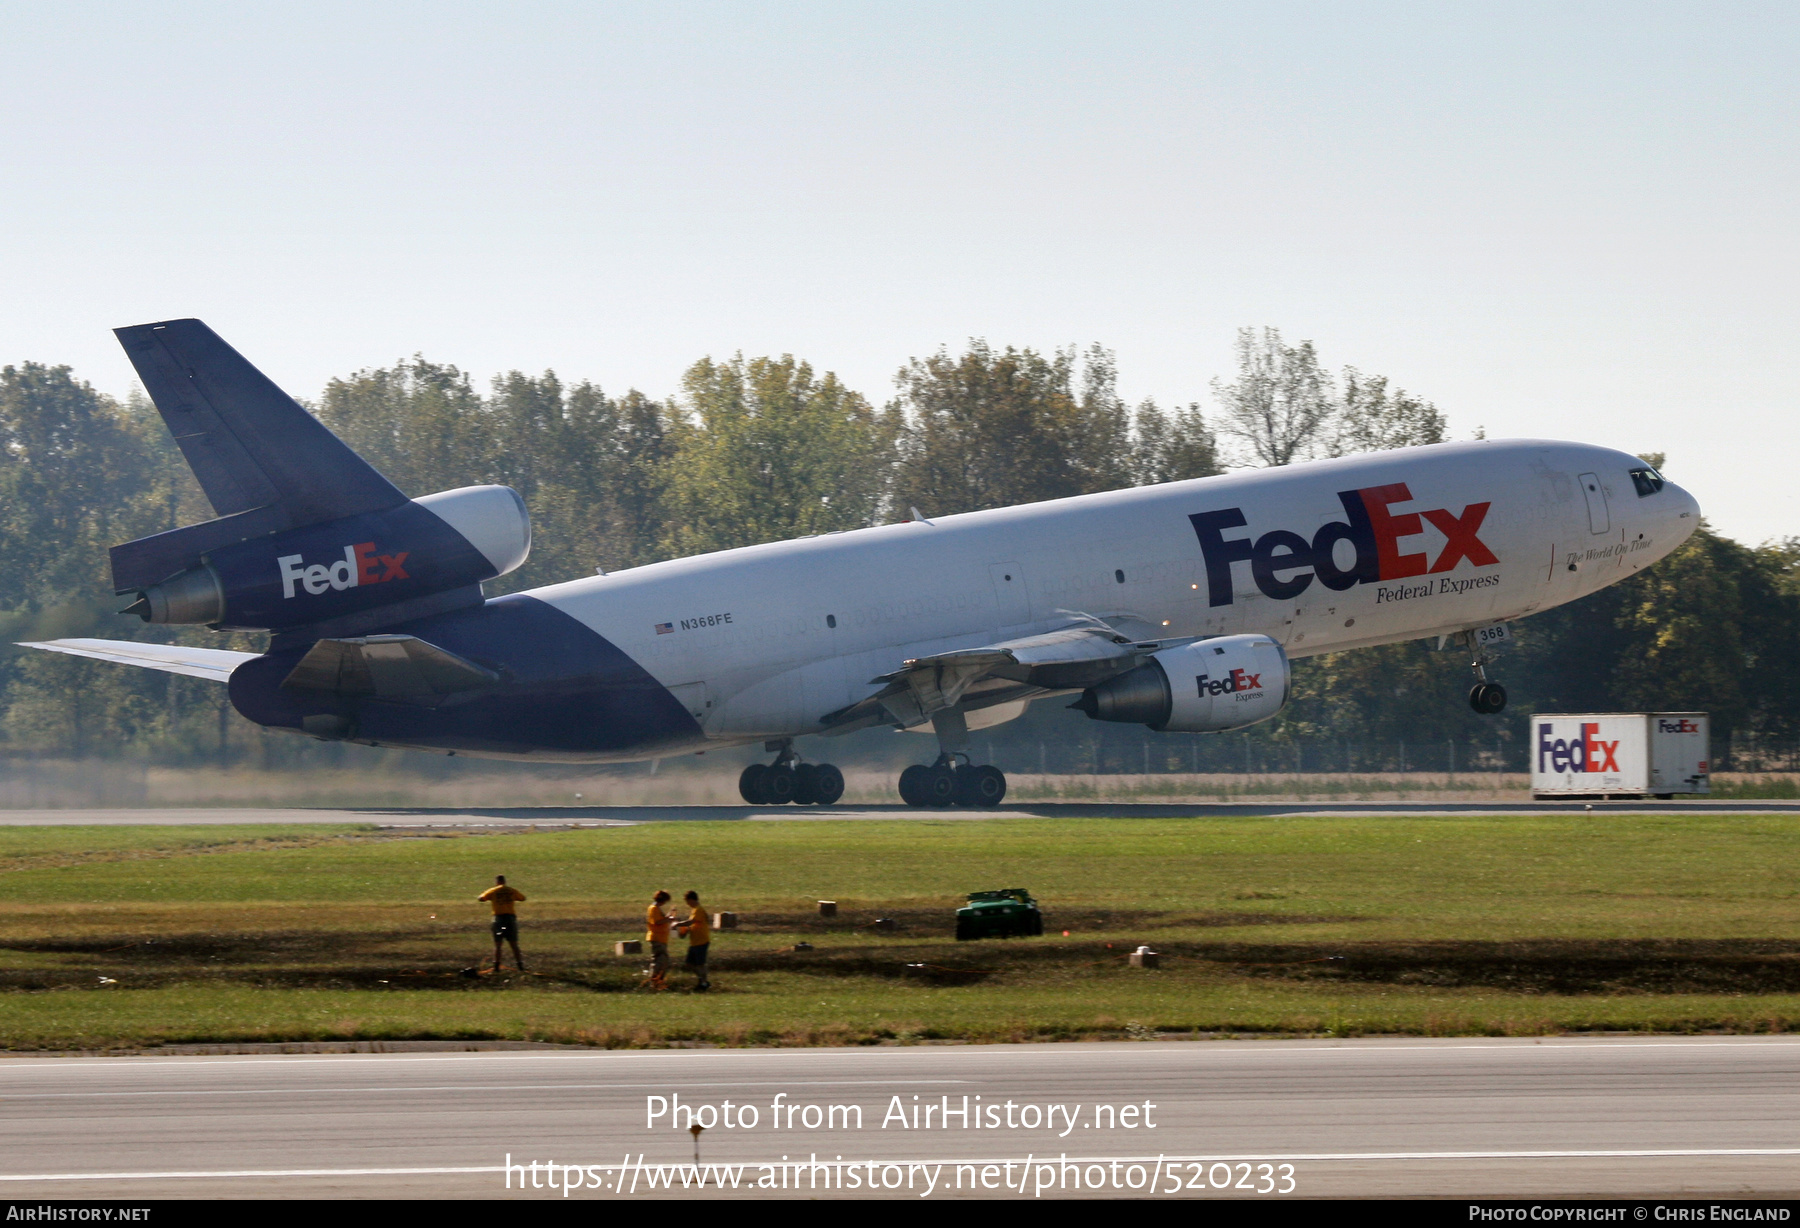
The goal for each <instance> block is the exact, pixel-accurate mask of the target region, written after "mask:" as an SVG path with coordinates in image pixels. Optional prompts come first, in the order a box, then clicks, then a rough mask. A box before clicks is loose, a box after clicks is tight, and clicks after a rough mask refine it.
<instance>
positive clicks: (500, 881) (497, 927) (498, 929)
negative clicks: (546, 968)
mask: <svg viewBox="0 0 1800 1228" xmlns="http://www.w3.org/2000/svg"><path fill="white" fill-rule="evenodd" d="M475 898H476V899H478V900H480V901H482V902H483V903H485V904H487V905H489V906H490V907H492V908H493V910H494V971H495V972H498V971H500V961H501V956H500V943H501V942H502V940H504V941H506V942H510V943H511V944H512V951H513V963H515V964H517V965H518V966H519V971H520V972H523V971H525V959H524V957H523V956H521V955H520V954H519V914H518V910H517V909H515V908H514V907H513V905H515V904H522V903H524V902H525V893H524V892H523V891H520V890H519V889H518V888H517V887H508V886H507V885H506V875H504V874H496V875H494V885H493V886H492V887H489V888H488V889H487V890H486V891H483V892H482V893H481V894H480V895H478V896H476V897H475Z"/></svg>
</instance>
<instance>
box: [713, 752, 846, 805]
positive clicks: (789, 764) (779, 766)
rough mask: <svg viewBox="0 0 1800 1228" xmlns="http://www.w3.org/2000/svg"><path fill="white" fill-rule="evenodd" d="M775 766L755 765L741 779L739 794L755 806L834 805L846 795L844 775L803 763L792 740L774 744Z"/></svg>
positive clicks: (833, 769)
mask: <svg viewBox="0 0 1800 1228" xmlns="http://www.w3.org/2000/svg"><path fill="white" fill-rule="evenodd" d="M763 749H765V750H773V751H779V752H780V753H779V754H777V755H776V756H775V762H774V763H752V764H751V765H750V766H749V767H747V768H745V769H744V771H743V774H742V775H740V776H739V777H738V794H739V795H740V796H741V797H742V798H743V799H744V800H745V801H746V802H749V803H750V804H751V805H752V806H785V805H787V804H788V803H789V802H792V803H793V804H794V805H796V806H830V805H833V804H834V803H835V802H836V801H837V800H838V798H840V797H842V796H844V774H843V773H842V772H840V771H838V770H837V768H835V767H833V766H832V765H831V764H829V763H801V762H800V756H799V754H798V753H797V752H796V751H795V750H794V744H793V742H792V741H790V740H787V739H783V740H782V741H779V742H771V743H769V744H768V745H767V746H765V747H764V748H763Z"/></svg>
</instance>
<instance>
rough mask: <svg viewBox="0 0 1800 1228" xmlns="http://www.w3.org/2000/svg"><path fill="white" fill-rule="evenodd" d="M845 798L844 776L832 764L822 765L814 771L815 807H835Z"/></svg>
mask: <svg viewBox="0 0 1800 1228" xmlns="http://www.w3.org/2000/svg"><path fill="white" fill-rule="evenodd" d="M842 796H844V774H843V773H842V772H840V771H838V770H837V768H836V767H834V766H833V765H832V764H829V763H821V764H819V765H818V766H817V767H815V768H814V769H813V805H815V806H835V805H836V804H837V800H838V798H840V797H842Z"/></svg>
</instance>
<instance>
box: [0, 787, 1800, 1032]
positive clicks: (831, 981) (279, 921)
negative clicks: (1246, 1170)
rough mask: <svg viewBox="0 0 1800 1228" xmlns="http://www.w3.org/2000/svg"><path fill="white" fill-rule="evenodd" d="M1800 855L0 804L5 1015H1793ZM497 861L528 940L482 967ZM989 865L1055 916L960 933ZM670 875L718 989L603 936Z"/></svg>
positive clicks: (913, 1024) (1775, 824) (1409, 1021)
mask: <svg viewBox="0 0 1800 1228" xmlns="http://www.w3.org/2000/svg"><path fill="white" fill-rule="evenodd" d="M1796 855H1800V817H1790V816H1784V815H1766V814H1759V815H1741V816H1722V815H1716V814H1706V815H1698V814H1696V815H1685V814H1676V815H1669V814H1658V815H1648V816H1629V815H1616V814H1604V815H1592V816H1586V815H1584V816H1574V815H1558V816H1552V817H1527V816H1499V817H1492V816H1456V817H1451V818H1356V819H1342V818H1311V817H1301V818H1292V819H1270V818H1220V819H1180V820H1135V819H1133V820H1054V821H1047V820H994V821H981V822H967V821H948V820H946V821H937V820H913V821H895V822H863V821H856V822H841V823H832V822H828V821H826V822H820V821H807V822H792V823H784V822H773V823H664V824H646V825H643V826H639V827H630V828H607V829H585V830H579V831H559V832H537V833H534V832H517V833H512V832H508V833H504V834H495V835H487V834H481V835H473V834H469V835H450V834H439V835H414V834H409V833H394V832H391V831H390V832H381V831H377V830H375V829H372V828H355V827H344V826H335V827H333V826H324V825H321V826H317V827H307V826H301V827H284V828H270V827H206V828H115V827H108V828H23V829H21V828H13V829H0V882H3V883H4V885H5V890H4V891H3V892H0V897H3V898H4V900H5V903H3V904H0V914H3V916H4V922H5V928H4V931H3V933H4V937H3V938H0V1004H3V1005H0V1043H4V1044H7V1045H9V1046H11V1047H14V1048H39V1047H106V1046H110V1045H135V1044H146V1043H157V1042H166V1041H178V1040H179V1041H207V1040H217V1041H246V1040H285V1039H336V1038H344V1039H399V1038H422V1037H442V1038H452V1039H454V1038H492V1039H548V1040H568V1041H573V1042H577V1043H594V1044H654V1043H665V1042H668V1041H675V1040H710V1041H717V1042H722V1043H818V1042H820V1041H844V1042H850V1041H869V1040H879V1039H888V1038H899V1039H903V1040H904V1039H908V1038H930V1037H942V1038H960V1039H971V1040H985V1039H1004V1038H1013V1037H1030V1036H1040V1037H1072V1036H1083V1035H1117V1034H1120V1033H1121V1032H1126V1033H1129V1034H1140V1033H1143V1032H1146V1031H1155V1032H1196V1031H1198V1032H1203V1033H1216V1032H1337V1033H1348V1032H1410V1033H1433V1034H1436V1033H1442V1034H1450V1033H1457V1032H1500V1033H1528V1032H1529V1033H1535V1032H1546V1031H1558V1030H1569V1029H1583V1028H1608V1029H1611V1028H1627V1029H1637V1028H1643V1029H1656V1030H1693V1029H1707V1028H1722V1029H1731V1030H1770V1029H1775V1030H1785V1029H1787V1028H1788V1027H1789V1026H1790V1025H1792V1024H1793V1023H1795V1022H1800V995H1797V993H1796V991H1800V932H1797V927H1796V922H1800V890H1797V889H1796V886H1795V882H1794V874H1793V871H1792V869H1791V867H1793V866H1794V865H1795V863H1796ZM496 873H504V874H506V875H507V876H508V878H509V880H510V881H511V882H513V883H514V884H515V885H517V886H518V887H520V888H521V889H522V890H524V891H525V892H526V894H527V895H528V897H529V902H528V903H527V904H525V905H524V906H523V907H522V909H521V912H522V915H523V932H524V944H525V950H526V956H527V960H528V963H530V964H531V968H532V972H531V975H528V976H525V977H517V976H510V975H509V976H508V977H505V978H495V977H492V976H482V977H478V978H470V977H467V976H464V975H462V970H463V969H464V968H467V967H470V966H473V965H475V964H477V963H478V962H479V961H480V960H482V959H483V957H484V956H485V955H487V954H488V953H489V952H491V943H490V941H489V939H488V937H487V935H486V932H485V931H486V927H485V920H486V909H485V908H484V907H483V906H481V905H478V904H476V903H475V901H474V898H473V897H474V896H475V895H476V894H477V893H478V892H480V891H481V890H482V889H483V888H485V887H486V886H487V885H488V884H490V883H491V882H492V879H493V875H494V874H496ZM1007 886H1024V887H1028V888H1029V889H1030V890H1031V891H1032V892H1033V893H1034V894H1036V895H1037V896H1038V898H1039V899H1040V900H1041V901H1043V903H1044V907H1045V910H1046V922H1047V929H1048V930H1049V932H1048V933H1047V934H1046V936H1045V937H1044V938H1041V939H1032V940H1028V941H1017V942H982V943H956V942H954V941H953V940H952V939H951V936H950V928H951V922H952V914H953V911H954V909H955V907H956V905H957V904H958V903H959V902H960V898H961V896H962V895H963V894H964V893H966V892H968V891H971V890H977V889H984V888H993V887H1007ZM657 887H666V888H667V889H669V890H671V891H673V892H675V893H677V895H679V893H680V892H682V891H684V890H686V889H688V888H690V887H692V888H694V889H697V890H699V891H700V892H701V893H702V896H703V898H704V899H705V901H706V903H707V904H708V905H709V906H710V907H711V908H714V909H730V910H732V911H736V912H739V913H740V914H742V915H743V918H744V928H743V929H741V930H738V931H728V932H725V933H723V934H721V935H719V937H718V941H717V945H716V946H715V948H714V950H715V952H716V954H715V960H716V961H717V963H716V970H715V981H716V982H717V983H718V984H719V987H720V991H719V992H716V993H714V994H712V995H708V996H699V995H692V994H689V993H686V992H674V993H665V994H650V993H647V992H643V991H642V990H641V988H640V982H639V980H638V978H637V976H636V966H637V965H636V961H634V960H630V959H619V958H616V957H614V956H612V954H611V943H612V942H613V941H614V940H616V939H619V938H629V937H636V936H638V932H639V926H640V924H641V922H640V921H639V918H641V916H642V909H643V905H644V903H645V902H646V899H647V897H648V895H649V893H650V892H651V891H652V890H654V889H655V888H657ZM819 899H835V900H838V901H839V902H840V906H841V909H842V915H841V916H840V917H839V918H838V919H837V920H835V921H825V920H823V919H821V918H819V917H818V916H817V915H816V910H815V908H814V904H815V902H816V901H817V900H819ZM878 916H885V917H888V918H890V919H893V920H895V921H896V922H897V927H896V928H895V929H893V930H891V931H890V930H877V929H875V928H873V926H872V924H871V923H872V922H873V920H874V919H875V918H876V917H878ZM1063 929H1069V930H1070V931H1071V933H1070V935H1069V936H1068V937H1063V936H1062V934H1061V931H1062V930H1063ZM796 942H806V943H810V944H812V946H813V948H814V949H813V950H812V951H795V950H794V949H793V947H794V944H795V943H796ZM1140 942H1142V943H1148V944H1150V945H1152V946H1154V947H1156V948H1157V949H1158V950H1161V951H1164V952H1165V953H1166V955H1167V958H1166V959H1165V961H1164V966H1163V968H1161V969H1159V970H1157V971H1154V972H1144V971H1140V970H1135V969H1129V968H1127V967H1125V962H1124V956H1125V953H1126V952H1127V951H1128V950H1130V949H1131V947H1133V946H1135V945H1137V944H1138V943H1140ZM676 984H677V986H678V987H679V986H681V985H683V984H685V981H684V978H683V977H682V976H681V975H680V974H679V973H678V974H677V977H676Z"/></svg>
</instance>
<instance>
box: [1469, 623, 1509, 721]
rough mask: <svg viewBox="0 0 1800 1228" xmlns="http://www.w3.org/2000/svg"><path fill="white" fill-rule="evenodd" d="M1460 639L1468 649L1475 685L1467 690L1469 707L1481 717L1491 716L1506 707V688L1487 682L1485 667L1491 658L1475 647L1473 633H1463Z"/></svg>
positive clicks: (1496, 683)
mask: <svg viewBox="0 0 1800 1228" xmlns="http://www.w3.org/2000/svg"><path fill="white" fill-rule="evenodd" d="M1462 638H1463V643H1464V644H1465V645H1467V647H1468V649H1469V656H1470V660H1469V668H1470V669H1472V670H1474V671H1475V685H1474V686H1472V687H1470V688H1469V707H1471V708H1473V709H1475V711H1477V712H1479V713H1481V715H1483V716H1493V715H1494V714H1495V713H1497V712H1499V711H1500V710H1501V709H1503V708H1505V707H1506V688H1505V687H1503V686H1501V685H1500V684H1499V683H1498V682H1490V681H1488V676H1487V666H1488V662H1489V661H1491V660H1493V658H1492V657H1490V656H1488V654H1487V653H1485V652H1483V651H1482V650H1481V649H1480V648H1478V647H1476V645H1475V633H1474V632H1473V631H1465V632H1463V633H1462Z"/></svg>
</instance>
